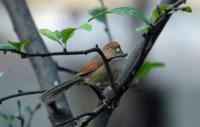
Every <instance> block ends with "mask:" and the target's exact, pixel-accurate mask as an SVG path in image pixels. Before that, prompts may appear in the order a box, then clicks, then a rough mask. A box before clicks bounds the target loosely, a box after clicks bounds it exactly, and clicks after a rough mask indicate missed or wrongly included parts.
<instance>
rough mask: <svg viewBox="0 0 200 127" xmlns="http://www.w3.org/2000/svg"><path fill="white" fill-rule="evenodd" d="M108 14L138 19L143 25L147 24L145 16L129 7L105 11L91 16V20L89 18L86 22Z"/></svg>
mask: <svg viewBox="0 0 200 127" xmlns="http://www.w3.org/2000/svg"><path fill="white" fill-rule="evenodd" d="M109 13H116V14H120V15H129V16H135V17H137V18H138V19H140V20H142V21H143V22H144V23H145V24H149V22H148V19H147V18H146V17H145V16H143V15H142V13H141V12H140V11H139V10H136V9H134V8H130V7H119V8H114V9H110V10H107V11H103V12H101V13H99V14H97V15H95V16H93V17H92V18H90V19H89V20H88V22H89V21H91V20H93V19H95V18H97V17H99V16H103V15H105V14H109Z"/></svg>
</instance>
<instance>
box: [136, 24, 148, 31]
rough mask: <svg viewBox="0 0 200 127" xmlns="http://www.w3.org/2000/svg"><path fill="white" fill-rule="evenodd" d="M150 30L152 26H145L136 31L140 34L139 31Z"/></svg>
mask: <svg viewBox="0 0 200 127" xmlns="http://www.w3.org/2000/svg"><path fill="white" fill-rule="evenodd" d="M149 29H151V26H150V25H145V26H141V27H138V28H136V31H137V32H139V31H144V30H149Z"/></svg>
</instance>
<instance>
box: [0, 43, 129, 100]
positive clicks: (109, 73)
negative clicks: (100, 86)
mask: <svg viewBox="0 0 200 127" xmlns="http://www.w3.org/2000/svg"><path fill="white" fill-rule="evenodd" d="M0 51H4V53H6V52H12V53H16V54H19V55H21V57H22V58H29V57H48V56H58V55H59V56H61V55H82V54H84V55H87V54H88V53H91V52H98V54H99V55H100V56H101V57H102V59H103V61H104V64H105V67H106V69H107V73H108V76H109V79H110V82H111V83H112V84H113V83H114V80H113V77H112V74H111V71H110V66H109V61H110V60H109V58H106V57H105V55H104V53H103V52H102V51H101V49H100V48H99V47H98V45H96V47H95V48H90V49H87V50H82V51H66V52H53V53H36V54H33V53H25V52H22V51H18V50H15V49H0ZM125 56H126V55H125ZM120 57H122V56H120ZM114 58H118V57H113V58H112V59H114ZM0 102H1V101H0Z"/></svg>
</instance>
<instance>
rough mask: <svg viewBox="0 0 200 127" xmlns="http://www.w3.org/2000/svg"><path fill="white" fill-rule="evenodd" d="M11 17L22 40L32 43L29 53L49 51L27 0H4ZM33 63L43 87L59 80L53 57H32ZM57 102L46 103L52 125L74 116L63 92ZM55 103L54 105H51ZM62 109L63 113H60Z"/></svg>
mask: <svg viewBox="0 0 200 127" xmlns="http://www.w3.org/2000/svg"><path fill="white" fill-rule="evenodd" d="M3 2H4V4H5V6H6V8H7V10H8V13H9V15H10V18H11V20H12V23H13V26H14V30H15V32H16V33H17V35H18V38H19V39H20V40H24V39H26V38H29V39H30V40H31V43H30V44H28V45H27V46H26V47H25V51H26V52H27V53H37V52H43V53H48V50H47V48H46V46H45V45H44V43H43V41H42V39H41V37H40V35H39V34H38V32H37V28H36V26H35V24H34V21H33V19H32V17H31V14H30V12H29V9H28V7H27V5H26V2H25V0H3ZM30 62H31V65H32V67H33V69H34V71H35V74H36V76H37V79H38V81H39V84H40V87H41V89H48V88H51V87H52V86H53V85H54V83H55V82H59V81H60V79H59V77H58V72H57V67H56V64H55V62H54V61H53V59H52V58H51V57H45V58H30ZM55 100H56V102H48V103H46V107H47V111H48V113H49V118H50V120H51V123H52V125H53V126H54V125H56V124H57V123H60V122H62V121H64V120H68V119H71V118H72V113H71V110H70V107H69V105H68V102H67V99H66V98H65V96H64V95H63V94H62V95H60V96H58V97H57V99H55ZM52 103H53V104H54V106H53V107H51V106H49V105H52ZM57 111H60V112H62V114H60V112H57ZM71 126H74V123H73V122H72V123H71V124H68V125H66V127H71Z"/></svg>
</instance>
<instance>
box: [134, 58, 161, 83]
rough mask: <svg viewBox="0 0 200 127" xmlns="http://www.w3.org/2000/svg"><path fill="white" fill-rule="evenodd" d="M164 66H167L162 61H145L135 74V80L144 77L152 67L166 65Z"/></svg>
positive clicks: (136, 81)
mask: <svg viewBox="0 0 200 127" xmlns="http://www.w3.org/2000/svg"><path fill="white" fill-rule="evenodd" d="M164 66H165V64H164V63H161V62H149V61H144V63H143V64H142V66H141V67H140V69H139V70H138V71H137V73H136V75H135V79H134V82H135V83H138V81H139V80H140V78H142V77H143V76H145V75H146V74H147V73H149V72H150V70H151V69H152V68H155V67H164Z"/></svg>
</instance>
